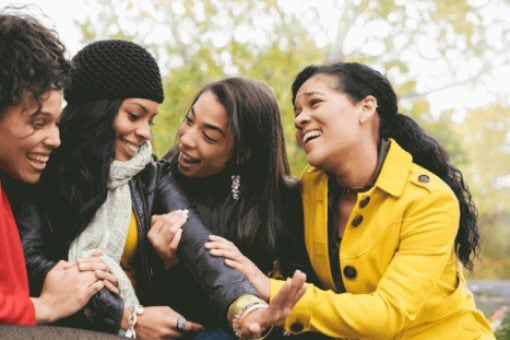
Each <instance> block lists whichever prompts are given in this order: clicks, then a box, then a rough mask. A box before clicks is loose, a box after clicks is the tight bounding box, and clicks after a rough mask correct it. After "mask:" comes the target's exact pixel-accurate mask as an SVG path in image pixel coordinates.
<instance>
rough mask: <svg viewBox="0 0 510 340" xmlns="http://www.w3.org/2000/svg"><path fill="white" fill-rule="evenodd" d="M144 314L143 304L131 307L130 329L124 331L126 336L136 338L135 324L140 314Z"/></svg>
mask: <svg viewBox="0 0 510 340" xmlns="http://www.w3.org/2000/svg"><path fill="white" fill-rule="evenodd" d="M142 314H143V306H142V305H138V306H136V307H133V308H131V311H130V312H129V317H128V329H127V330H126V332H124V336H125V337H126V338H130V339H136V332H135V326H136V323H137V322H138V315H142Z"/></svg>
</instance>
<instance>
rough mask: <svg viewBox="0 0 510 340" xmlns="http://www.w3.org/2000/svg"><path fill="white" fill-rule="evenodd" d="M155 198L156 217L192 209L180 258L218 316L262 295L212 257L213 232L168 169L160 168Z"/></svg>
mask: <svg viewBox="0 0 510 340" xmlns="http://www.w3.org/2000/svg"><path fill="white" fill-rule="evenodd" d="M158 165H159V166H162V165H161V164H158ZM154 199H155V203H154V208H155V211H154V213H156V214H162V213H167V212H170V211H173V210H176V209H188V210H189V215H188V220H187V221H186V224H185V226H184V227H183V233H182V237H181V241H180V243H179V247H178V249H177V256H178V258H179V261H180V262H181V263H182V264H183V265H184V266H185V267H186V269H187V270H188V271H189V272H190V273H191V274H192V275H193V277H194V279H195V280H196V281H197V282H199V284H200V285H201V286H202V289H204V290H205V291H206V292H207V293H208V295H209V296H210V297H211V300H212V305H213V308H214V309H215V311H216V312H217V313H219V314H218V315H222V316H224V317H226V315H227V310H228V307H229V305H230V304H231V303H232V302H233V301H234V300H235V299H236V298H238V297H239V296H241V295H245V294H252V295H257V296H258V294H257V291H256V290H255V288H253V286H252V285H251V284H250V282H249V281H248V279H247V278H246V277H245V276H244V275H243V274H242V273H241V272H239V271H238V270H236V269H233V268H230V267H228V266H227V265H225V263H224V261H225V260H224V258H223V257H215V256H212V255H210V254H209V251H208V250H207V249H206V248H205V247H204V244H205V243H206V242H207V241H208V237H209V235H211V232H210V231H209V230H208V229H207V228H206V227H205V226H204V225H203V224H202V222H201V221H200V219H199V217H198V215H197V213H196V212H195V211H194V209H193V208H192V207H191V206H190V203H189V201H188V199H187V198H186V196H185V195H184V194H183V192H182V191H181V189H180V188H179V186H178V184H177V183H176V181H175V178H174V177H173V175H172V173H171V171H170V170H169V169H165V167H164V166H162V169H159V177H158V183H157V194H156V195H155V197H154Z"/></svg>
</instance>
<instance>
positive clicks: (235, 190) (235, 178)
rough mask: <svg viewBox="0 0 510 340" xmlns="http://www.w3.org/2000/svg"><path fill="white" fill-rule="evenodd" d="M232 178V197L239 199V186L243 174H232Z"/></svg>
mask: <svg viewBox="0 0 510 340" xmlns="http://www.w3.org/2000/svg"><path fill="white" fill-rule="evenodd" d="M230 179H231V180H232V184H231V185H230V188H231V189H232V198H233V199H235V200H236V201H237V200H238V199H239V187H240V186H241V175H232V176H230Z"/></svg>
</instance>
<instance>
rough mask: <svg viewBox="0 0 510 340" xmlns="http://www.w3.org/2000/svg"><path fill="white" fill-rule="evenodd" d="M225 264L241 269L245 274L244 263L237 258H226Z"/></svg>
mask: <svg viewBox="0 0 510 340" xmlns="http://www.w3.org/2000/svg"><path fill="white" fill-rule="evenodd" d="M225 264H226V265H227V266H229V267H231V268H234V269H237V270H239V271H240V272H241V273H243V274H244V265H242V264H241V263H239V262H237V261H235V260H230V259H225Z"/></svg>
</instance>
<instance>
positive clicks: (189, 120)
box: [184, 115, 193, 125]
mask: <svg viewBox="0 0 510 340" xmlns="http://www.w3.org/2000/svg"><path fill="white" fill-rule="evenodd" d="M184 121H185V122H186V124H188V125H191V124H193V120H192V119H191V118H190V116H188V115H186V116H184Z"/></svg>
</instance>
